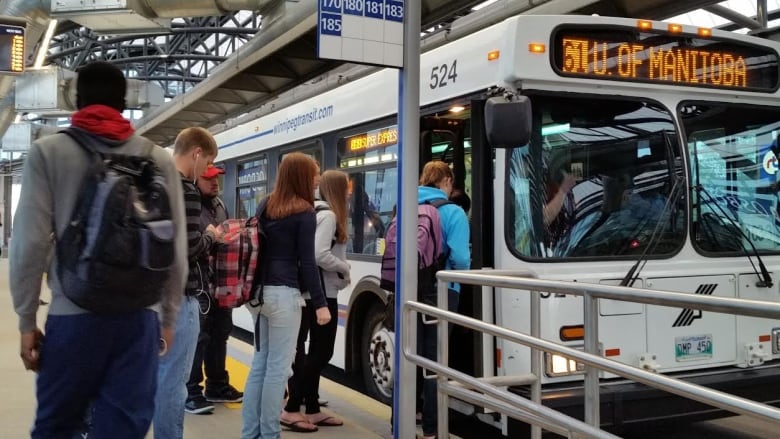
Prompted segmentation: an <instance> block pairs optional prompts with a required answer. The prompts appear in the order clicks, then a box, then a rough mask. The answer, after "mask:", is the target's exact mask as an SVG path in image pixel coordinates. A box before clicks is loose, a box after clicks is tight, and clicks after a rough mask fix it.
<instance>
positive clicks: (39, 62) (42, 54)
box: [33, 19, 57, 69]
mask: <svg viewBox="0 0 780 439" xmlns="http://www.w3.org/2000/svg"><path fill="white" fill-rule="evenodd" d="M55 29H57V20H56V19H52V20H51V21H49V27H48V28H47V29H46V33H45V34H44V35H43V41H41V45H40V47H38V55H37V56H36V57H35V64H33V68H36V69H40V68H41V67H43V62H44V61H45V60H46V55H47V54H48V53H49V43H50V42H51V37H53V36H54V30H55Z"/></svg>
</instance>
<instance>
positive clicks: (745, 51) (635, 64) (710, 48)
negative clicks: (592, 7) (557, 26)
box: [553, 29, 778, 92]
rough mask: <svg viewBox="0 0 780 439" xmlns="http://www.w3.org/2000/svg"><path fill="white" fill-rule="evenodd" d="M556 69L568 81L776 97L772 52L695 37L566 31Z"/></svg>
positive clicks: (559, 37)
mask: <svg viewBox="0 0 780 439" xmlns="http://www.w3.org/2000/svg"><path fill="white" fill-rule="evenodd" d="M554 47H555V53H554V55H553V59H554V66H555V68H556V69H557V70H558V72H559V73H560V74H561V75H563V76H586V77H590V78H598V79H607V80H618V81H638V82H661V83H664V84H667V85H685V86H696V87H714V88H727V89H735V90H752V91H763V92H772V91H774V90H776V89H777V86H778V55H777V53H775V52H774V51H773V50H770V49H767V48H763V47H758V46H750V45H746V44H739V43H736V42H734V41H729V42H723V41H718V40H714V39H701V38H692V37H690V36H681V35H668V34H663V35H662V34H654V33H646V32H637V31H631V32H625V31H616V30H615V29H611V30H605V29H598V30H593V29H588V30H583V29H562V30H559V31H558V33H557V34H556V36H555V44H554Z"/></svg>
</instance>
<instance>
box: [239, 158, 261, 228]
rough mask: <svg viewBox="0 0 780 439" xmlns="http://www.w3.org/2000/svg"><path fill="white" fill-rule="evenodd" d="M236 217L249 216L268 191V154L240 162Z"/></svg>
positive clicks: (253, 212)
mask: <svg viewBox="0 0 780 439" xmlns="http://www.w3.org/2000/svg"><path fill="white" fill-rule="evenodd" d="M237 174H238V178H237V182H236V200H238V202H237V203H236V218H249V217H251V216H253V215H254V214H255V211H256V210H257V205H258V204H259V203H260V200H262V199H263V198H264V197H265V196H266V194H267V193H268V156H267V155H265V154H263V155H261V156H259V157H255V158H252V159H250V160H248V161H245V162H242V163H239V164H238V173H237Z"/></svg>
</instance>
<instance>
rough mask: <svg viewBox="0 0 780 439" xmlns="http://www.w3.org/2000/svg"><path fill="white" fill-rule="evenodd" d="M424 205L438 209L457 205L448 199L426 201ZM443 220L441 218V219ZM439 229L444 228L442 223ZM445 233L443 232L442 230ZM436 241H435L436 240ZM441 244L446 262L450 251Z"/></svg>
mask: <svg viewBox="0 0 780 439" xmlns="http://www.w3.org/2000/svg"><path fill="white" fill-rule="evenodd" d="M423 204H430V205H431V206H433V207H435V208H436V209H439V208H440V207H441V206H445V205H447V204H455V203H453V202H452V201H450V200H448V199H446V198H434V199H433V200H425V202H423ZM439 220H441V217H440V218H439ZM439 227H442V229H443V228H444V227H443V226H442V224H441V223H439ZM442 232H443V230H442ZM434 241H435V240H434ZM440 244H441V254H442V257H443V259H444V260H445V261H446V260H447V259H448V258H449V257H450V249H449V247H447V246H446V245H445V244H444V243H443V242H442V243H440ZM433 245H434V246H435V245H436V242H434V243H433Z"/></svg>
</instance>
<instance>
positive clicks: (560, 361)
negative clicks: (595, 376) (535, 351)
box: [544, 352, 585, 377]
mask: <svg viewBox="0 0 780 439" xmlns="http://www.w3.org/2000/svg"><path fill="white" fill-rule="evenodd" d="M544 373H545V374H547V376H550V377H560V376H567V375H581V374H584V373H585V365H584V364H582V363H578V362H576V361H575V360H572V359H570V358H567V357H564V356H562V355H558V354H551V353H549V352H546V353H545V354H544Z"/></svg>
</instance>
